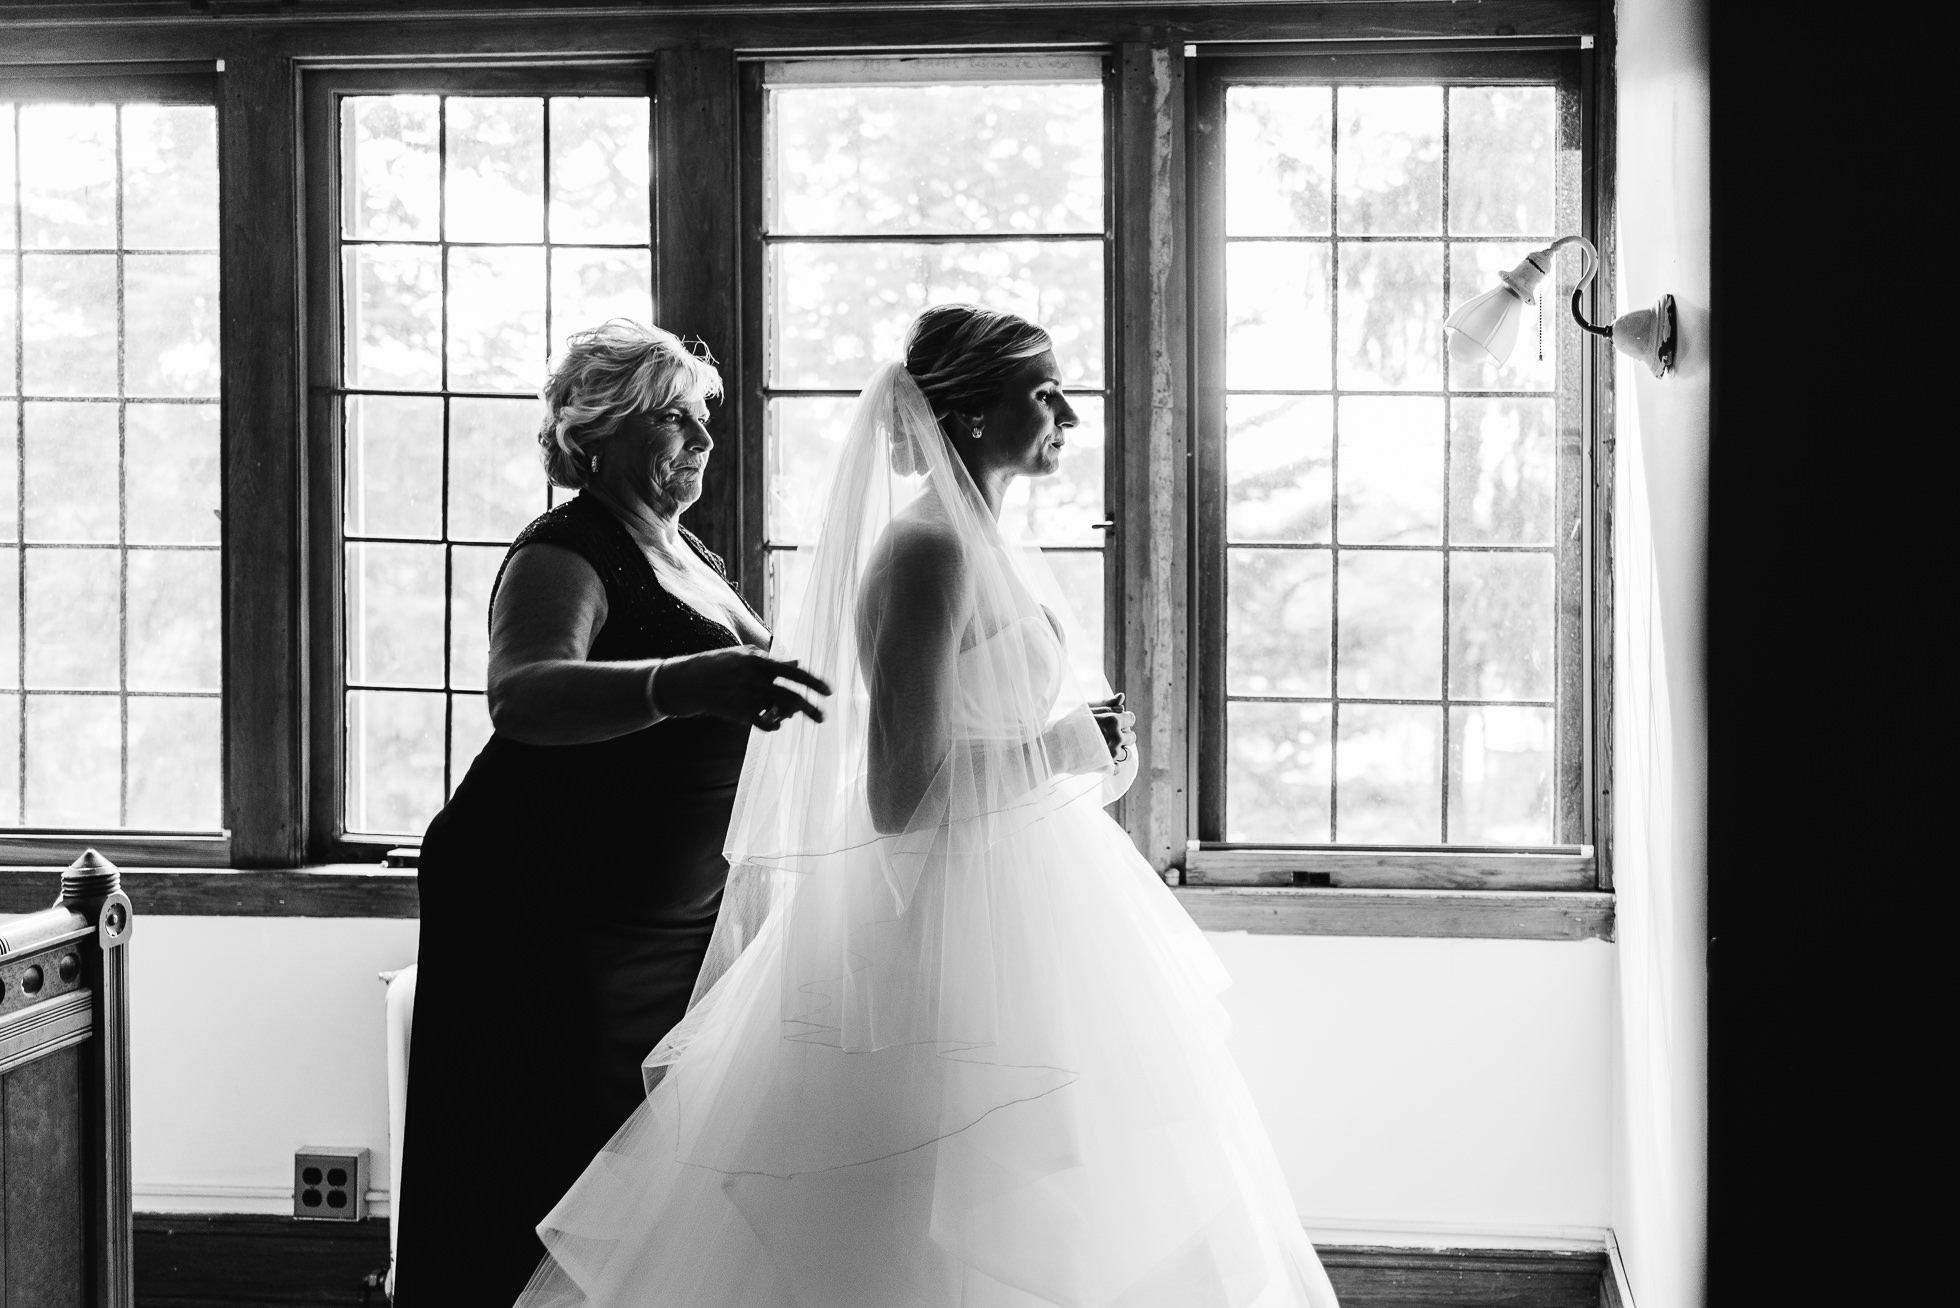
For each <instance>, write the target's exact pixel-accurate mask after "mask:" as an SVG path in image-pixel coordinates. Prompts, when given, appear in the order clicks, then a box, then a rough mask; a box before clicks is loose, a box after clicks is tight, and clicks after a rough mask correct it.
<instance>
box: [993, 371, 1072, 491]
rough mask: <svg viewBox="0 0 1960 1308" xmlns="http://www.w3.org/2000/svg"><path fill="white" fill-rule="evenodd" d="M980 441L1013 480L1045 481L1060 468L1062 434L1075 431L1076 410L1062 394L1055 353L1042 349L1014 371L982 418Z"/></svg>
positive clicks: (1063, 440) (1063, 441) (1064, 441)
mask: <svg viewBox="0 0 1960 1308" xmlns="http://www.w3.org/2000/svg"><path fill="white" fill-rule="evenodd" d="M980 421H981V433H982V435H981V440H982V441H983V442H984V443H985V445H986V447H987V450H988V453H989V454H991V455H992V456H993V458H994V460H996V461H997V462H998V463H999V464H1003V465H1005V466H1006V468H1007V469H1008V470H1009V471H1010V472H1012V473H1014V474H1015V475H1017V476H1021V477H1046V476H1048V475H1049V474H1051V473H1053V472H1054V471H1055V470H1056V469H1057V468H1059V467H1060V466H1061V463H1062V446H1063V445H1065V444H1066V443H1067V441H1066V440H1065V439H1064V436H1063V432H1064V431H1065V430H1066V429H1067V428H1070V427H1073V426H1075V424H1076V416H1075V409H1074V407H1073V406H1071V405H1070V404H1069V402H1068V396H1067V395H1066V394H1065V393H1064V392H1063V390H1062V375H1061V368H1060V367H1059V366H1058V365H1057V364H1056V362H1055V352H1054V351H1053V350H1043V351H1042V352H1041V353H1040V354H1037V355H1036V356H1035V357H1034V358H1032V359H1028V360H1026V361H1025V362H1023V363H1022V364H1021V366H1020V367H1019V368H1017V369H1016V370H1015V371H1014V375H1013V376H1011V377H1009V378H1008V379H1007V382H1006V384H1005V385H1003V386H1002V387H1001V388H1000V393H999V394H998V395H996V396H995V397H994V402H993V403H992V404H991V405H990V406H988V408H987V410H986V412H984V413H983V414H981V415H980Z"/></svg>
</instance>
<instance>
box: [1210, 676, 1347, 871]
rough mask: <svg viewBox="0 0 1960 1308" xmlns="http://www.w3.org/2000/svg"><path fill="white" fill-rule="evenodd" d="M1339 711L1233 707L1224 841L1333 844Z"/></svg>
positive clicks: (1297, 706) (1306, 707) (1292, 706)
mask: <svg viewBox="0 0 1960 1308" xmlns="http://www.w3.org/2000/svg"><path fill="white" fill-rule="evenodd" d="M1333 719H1334V714H1333V709H1332V708H1330V707H1329V706H1328V705H1326V704H1232V705H1229V706H1228V707H1227V708H1226V712H1225V741H1226V745H1225V748H1226V756H1225V839H1227V840H1241V841H1248V842H1253V841H1275V842H1278V843H1282V844H1301V845H1305V844H1315V843H1319V842H1322V841H1325V840H1327V839H1328V838H1329V835H1330V832H1329V828H1328V812H1329V807H1328V804H1329V794H1328V787H1329V783H1330V782H1331V781H1332V779H1333V775H1334V732H1333Z"/></svg>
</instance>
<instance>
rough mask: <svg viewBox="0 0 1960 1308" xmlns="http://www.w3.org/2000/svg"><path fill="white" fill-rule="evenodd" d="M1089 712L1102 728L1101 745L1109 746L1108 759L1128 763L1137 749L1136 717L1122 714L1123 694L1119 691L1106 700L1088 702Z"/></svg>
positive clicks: (1132, 714) (1131, 714)
mask: <svg viewBox="0 0 1960 1308" xmlns="http://www.w3.org/2000/svg"><path fill="white" fill-rule="evenodd" d="M1089 712H1090V713H1092V714H1094V715H1095V719H1096V725H1097V726H1098V727H1101V728H1102V733H1103V743H1104V744H1105V745H1108V746H1109V756H1110V758H1111V759H1113V760H1115V761H1116V762H1118V763H1126V762H1128V761H1129V758H1130V755H1132V754H1134V753H1136V748H1137V731H1136V727H1137V715H1136V714H1134V713H1126V712H1124V710H1123V692H1122V691H1120V690H1119V691H1117V692H1116V693H1115V694H1114V695H1111V696H1110V697H1109V698H1108V699H1097V700H1090V701H1089Z"/></svg>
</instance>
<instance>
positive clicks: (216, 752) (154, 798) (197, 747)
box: [129, 695, 224, 831]
mask: <svg viewBox="0 0 1960 1308" xmlns="http://www.w3.org/2000/svg"><path fill="white" fill-rule="evenodd" d="M223 725H224V713H223V708H222V704H221V701H219V700H218V699H217V698H216V697H215V696H214V697H212V698H209V699H203V698H199V699H191V698H172V699H149V698H146V697H143V696H140V695H136V696H131V697H130V700H129V825H131V826H133V827H146V828H149V829H151V830H163V831H216V830H218V829H219V828H221V827H223V826H224V816H223V812H222V808H221V804H222V800H221V794H222V786H221V784H220V782H221V778H222V775H223V758H224V749H223V735H222V732H223Z"/></svg>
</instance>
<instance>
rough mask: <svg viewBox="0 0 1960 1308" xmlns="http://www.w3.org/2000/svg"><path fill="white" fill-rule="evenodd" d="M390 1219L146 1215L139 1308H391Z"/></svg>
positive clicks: (140, 1221) (139, 1256) (141, 1219)
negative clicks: (333, 1307)
mask: <svg viewBox="0 0 1960 1308" xmlns="http://www.w3.org/2000/svg"><path fill="white" fill-rule="evenodd" d="M387 1270H388V1219H387V1218H385V1217H371V1218H368V1219H367V1220H365V1221H360V1222H302V1221H296V1220H295V1219H293V1218H291V1217H266V1216H258V1215H245V1214H237V1213H184V1214H177V1213H138V1214H136V1308H245V1305H250V1306H251V1308H275V1306H276V1308H286V1306H287V1305H289V1304H315V1305H317V1304H347V1305H359V1306H360V1308H387V1303H388V1297H387V1295H385V1294H384V1293H382V1290H381V1277H382V1275H384V1274H385V1273H386V1272H387Z"/></svg>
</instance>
